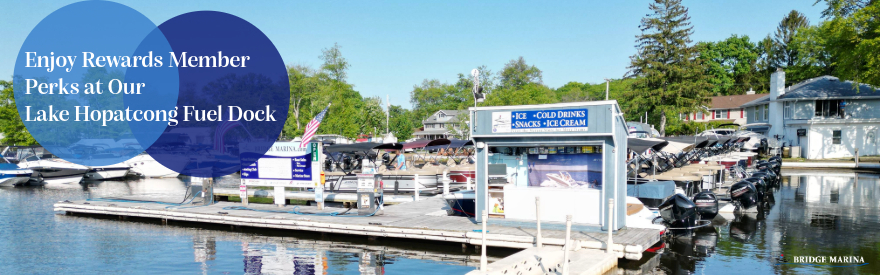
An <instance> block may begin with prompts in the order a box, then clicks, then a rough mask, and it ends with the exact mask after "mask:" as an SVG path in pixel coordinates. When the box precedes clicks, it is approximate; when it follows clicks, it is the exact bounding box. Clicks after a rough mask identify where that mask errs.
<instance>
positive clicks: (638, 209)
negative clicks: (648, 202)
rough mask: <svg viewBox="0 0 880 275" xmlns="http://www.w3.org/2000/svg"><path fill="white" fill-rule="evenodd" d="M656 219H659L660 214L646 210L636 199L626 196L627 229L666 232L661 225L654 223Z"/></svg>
mask: <svg viewBox="0 0 880 275" xmlns="http://www.w3.org/2000/svg"><path fill="white" fill-rule="evenodd" d="M658 217H660V212H658V211H657V210H651V209H648V207H647V206H645V205H644V204H643V203H642V201H640V200H639V199H638V198H636V197H630V196H626V226H627V227H634V228H650V229H660V230H666V226H664V225H663V224H655V223H654V220H655V219H657V218H658Z"/></svg>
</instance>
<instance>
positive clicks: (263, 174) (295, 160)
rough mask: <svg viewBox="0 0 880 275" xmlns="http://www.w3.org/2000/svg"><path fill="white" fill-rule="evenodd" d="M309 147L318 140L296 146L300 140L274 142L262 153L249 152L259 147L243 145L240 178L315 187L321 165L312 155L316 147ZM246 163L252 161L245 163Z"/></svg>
mask: <svg viewBox="0 0 880 275" xmlns="http://www.w3.org/2000/svg"><path fill="white" fill-rule="evenodd" d="M312 147H317V144H312V145H311V146H308V147H306V148H299V142H276V143H274V144H273V145H272V148H269V149H268V151H266V154H265V155H262V157H261V155H260V154H258V153H254V152H252V151H258V152H259V151H261V150H259V149H260V148H248V147H247V146H246V145H242V146H241V148H242V149H243V150H242V152H241V161H242V168H241V178H242V180H243V181H244V182H245V184H246V185H261V186H285V187H314V181H316V180H318V179H317V175H318V174H319V173H320V171H316V170H317V169H319V168H320V167H319V166H320V165H318V164H317V159H316V158H313V154H315V153H316V151H317V150H316V148H312ZM264 150H265V149H264ZM313 162H315V163H313ZM245 163H251V164H250V165H248V166H244V164H245Z"/></svg>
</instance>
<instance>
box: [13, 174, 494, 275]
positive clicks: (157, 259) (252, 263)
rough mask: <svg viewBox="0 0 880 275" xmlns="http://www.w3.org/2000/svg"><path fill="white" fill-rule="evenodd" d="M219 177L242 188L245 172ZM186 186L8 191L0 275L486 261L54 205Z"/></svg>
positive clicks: (338, 268) (358, 270) (419, 247)
mask: <svg viewBox="0 0 880 275" xmlns="http://www.w3.org/2000/svg"><path fill="white" fill-rule="evenodd" d="M217 182H218V183H220V184H227V185H232V184H236V185H237V183H238V179H237V178H235V177H225V178H222V179H219V180H218V181H217ZM187 190H188V183H187V182H186V181H185V180H181V179H136V180H129V181H106V182H87V183H83V184H82V185H78V184H71V185H60V186H38V187H21V188H0V231H2V232H3V233H2V234H0V247H3V248H2V249H0V267H2V270H3V271H0V274H34V273H36V274H52V273H57V271H58V270H64V273H65V274H91V273H95V272H98V273H108V274H193V273H200V274H241V273H245V274H385V273H405V272H407V273H413V274H463V273H467V272H468V271H471V270H474V269H475V266H477V265H479V254H476V253H475V252H474V251H473V250H470V251H466V252H462V251H461V246H460V245H457V244H456V245H446V244H430V243H428V244H426V243H412V242H406V241H399V240H386V239H380V240H379V241H378V242H376V241H369V240H367V239H366V238H365V237H346V236H340V235H326V236H325V235H321V234H320V233H309V232H294V231H277V230H260V229H249V228H242V229H235V230H234V231H233V230H230V227H228V226H213V225H205V224H191V223H179V222H169V224H167V225H166V224H163V223H162V222H161V221H157V220H141V219H135V218H132V219H128V220H127V221H120V220H118V219H117V218H115V217H106V216H105V217H101V216H76V215H58V214H57V213H54V212H53V211H52V204H53V203H55V202H57V201H62V200H81V199H87V198H113V197H126V198H132V197H135V198H141V199H145V200H159V201H166V202H179V201H181V200H182V199H183V197H184V194H186V192H187ZM490 252H491V250H490ZM504 256H506V255H504V254H499V255H495V256H493V257H490V260H491V261H494V260H497V259H499V258H500V257H504Z"/></svg>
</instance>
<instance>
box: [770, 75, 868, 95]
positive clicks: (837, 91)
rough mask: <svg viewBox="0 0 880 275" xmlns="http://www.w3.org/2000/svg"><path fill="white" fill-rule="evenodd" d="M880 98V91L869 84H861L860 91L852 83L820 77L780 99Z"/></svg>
mask: <svg viewBox="0 0 880 275" xmlns="http://www.w3.org/2000/svg"><path fill="white" fill-rule="evenodd" d="M856 97H880V89H878V88H877V87H872V86H870V85H868V84H864V83H862V84H859V85H858V89H856V86H855V85H854V84H853V82H852V81H840V79H838V78H836V77H833V76H828V75H825V76H820V77H816V78H811V79H807V80H805V81H803V82H801V83H798V84H795V85H793V86H791V87H789V88H788V89H787V90H786V91H785V94H783V95H782V96H780V97H779V99H781V100H784V99H825V98H856Z"/></svg>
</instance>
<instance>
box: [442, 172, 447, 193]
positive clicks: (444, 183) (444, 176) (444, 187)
mask: <svg viewBox="0 0 880 275" xmlns="http://www.w3.org/2000/svg"><path fill="white" fill-rule="evenodd" d="M441 181H442V182H443V195H449V175H448V174H447V171H445V170H444V171H443V178H442V179H441Z"/></svg>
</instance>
